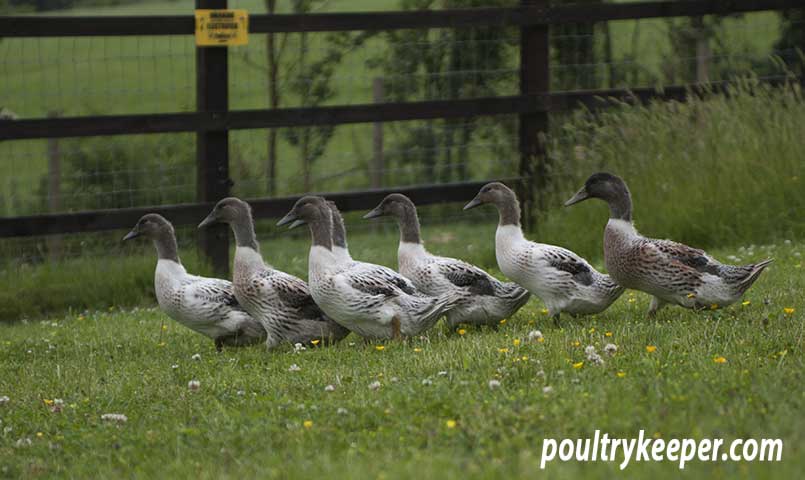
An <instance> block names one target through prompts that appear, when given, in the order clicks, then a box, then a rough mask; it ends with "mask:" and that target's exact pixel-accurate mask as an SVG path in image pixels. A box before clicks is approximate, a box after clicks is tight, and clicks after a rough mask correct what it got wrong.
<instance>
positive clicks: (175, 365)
mask: <svg viewBox="0 0 805 480" xmlns="http://www.w3.org/2000/svg"><path fill="white" fill-rule="evenodd" d="M177 368H179V365H177V364H175V363H174V364H173V365H171V370H176V369H177Z"/></svg>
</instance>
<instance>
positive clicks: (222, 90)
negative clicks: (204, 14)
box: [196, 0, 231, 277]
mask: <svg viewBox="0 0 805 480" xmlns="http://www.w3.org/2000/svg"><path fill="white" fill-rule="evenodd" d="M226 7H227V0H196V8H197V9H223V8H226ZM227 50H228V49H227V48H226V47H196V109H197V110H198V111H206V112H218V113H224V112H226V111H227V110H228V109H229V74H228V58H227V54H228V52H227ZM196 182H197V183H196V199H197V201H198V202H216V201H218V200H220V199H222V198H224V197H227V196H228V195H229V187H230V186H231V180H230V179H229V132H228V131H226V130H223V131H205V132H199V133H198V134H197V135H196ZM199 221H201V219H199ZM198 246H199V249H200V250H201V252H203V255H204V256H205V257H206V258H207V260H208V261H209V262H210V263H211V264H212V266H213V269H214V271H215V273H216V274H217V275H219V276H222V277H229V229H228V228H227V227H226V225H214V226H212V227H209V228H206V229H203V230H201V231H199V237H198Z"/></svg>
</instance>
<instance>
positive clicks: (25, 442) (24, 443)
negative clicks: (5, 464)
mask: <svg viewBox="0 0 805 480" xmlns="http://www.w3.org/2000/svg"><path fill="white" fill-rule="evenodd" d="M31 445H33V442H32V441H31V439H30V438H28V437H25V438H20V439H19V440H17V441H16V443H14V447H16V448H23V447H30V446H31Z"/></svg>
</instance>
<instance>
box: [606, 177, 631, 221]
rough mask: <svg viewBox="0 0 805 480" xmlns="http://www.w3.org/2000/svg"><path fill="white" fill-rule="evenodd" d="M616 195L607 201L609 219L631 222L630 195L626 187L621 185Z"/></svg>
mask: <svg viewBox="0 0 805 480" xmlns="http://www.w3.org/2000/svg"><path fill="white" fill-rule="evenodd" d="M619 190H620V191H618V192H617V194H616V195H613V196H612V197H610V198H609V199H607V203H608V204H609V218H613V219H616V220H626V221H627V222H631V221H632V195H631V193H629V189H628V188H626V185H623V186H622V188H621V189H619Z"/></svg>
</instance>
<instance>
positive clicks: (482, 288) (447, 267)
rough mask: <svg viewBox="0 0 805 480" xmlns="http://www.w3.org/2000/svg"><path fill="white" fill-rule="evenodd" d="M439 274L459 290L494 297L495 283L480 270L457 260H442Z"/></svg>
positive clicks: (439, 264) (439, 265)
mask: <svg viewBox="0 0 805 480" xmlns="http://www.w3.org/2000/svg"><path fill="white" fill-rule="evenodd" d="M440 260H441V261H439V262H438V263H437V265H438V273H439V274H440V275H442V276H443V277H444V278H446V279H447V280H448V281H449V282H450V283H452V284H453V285H455V286H456V287H459V288H464V289H467V290H468V291H469V292H470V293H472V294H475V295H494V294H495V281H494V279H492V278H491V277H490V276H489V274H488V273H486V272H485V271H483V270H481V269H480V268H478V267H476V266H474V265H470V264H469V263H466V262H462V261H460V260H455V259H452V258H451V259H447V258H441V259H440Z"/></svg>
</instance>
